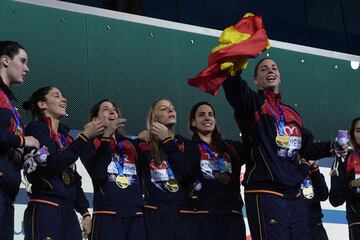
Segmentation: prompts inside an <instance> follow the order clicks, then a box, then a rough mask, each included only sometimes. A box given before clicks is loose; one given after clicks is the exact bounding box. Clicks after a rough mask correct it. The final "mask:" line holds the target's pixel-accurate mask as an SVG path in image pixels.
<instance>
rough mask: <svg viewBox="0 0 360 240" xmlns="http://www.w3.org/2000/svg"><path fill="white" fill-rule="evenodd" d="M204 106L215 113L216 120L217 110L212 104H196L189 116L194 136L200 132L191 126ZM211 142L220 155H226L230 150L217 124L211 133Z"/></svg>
mask: <svg viewBox="0 0 360 240" xmlns="http://www.w3.org/2000/svg"><path fill="white" fill-rule="evenodd" d="M202 105H207V106H209V107H210V108H211V110H212V111H213V113H214V118H215V117H216V114H215V109H214V108H213V106H212V105H211V104H210V103H208V102H205V101H203V102H199V103H197V104H195V105H194V106H193V107H192V108H191V111H190V115H189V125H190V126H189V129H190V131H191V132H192V133H193V134H194V135H198V130H197V128H196V127H194V126H192V125H191V122H192V121H193V120H195V117H196V116H195V115H196V111H197V110H198V108H199V107H200V106H202ZM211 141H212V143H213V144H215V146H216V149H217V151H219V152H220V153H225V152H227V151H228V150H229V148H228V145H227V143H226V142H225V140H224V139H223V137H222V134H221V132H220V129H219V127H218V126H217V124H215V128H214V130H213V132H212V133H211Z"/></svg>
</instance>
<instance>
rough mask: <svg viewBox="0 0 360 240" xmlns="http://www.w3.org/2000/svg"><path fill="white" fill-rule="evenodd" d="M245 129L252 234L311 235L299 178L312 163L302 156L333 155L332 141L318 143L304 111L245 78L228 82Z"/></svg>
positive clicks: (270, 236)
mask: <svg viewBox="0 0 360 240" xmlns="http://www.w3.org/2000/svg"><path fill="white" fill-rule="evenodd" d="M223 87H224V90H225V95H226V98H227V100H228V102H229V103H230V104H231V106H232V107H233V109H234V112H235V119H236V121H237V123H238V125H239V128H240V129H241V132H242V139H243V145H244V156H245V159H244V160H245V161H246V172H245V176H244V180H243V185H244V187H245V205H246V211H247V217H248V221H249V225H250V231H251V235H252V238H253V239H254V240H257V239H277V240H282V239H284V240H285V239H292V240H293V239H302V240H303V239H309V231H308V228H307V220H306V211H305V205H304V203H303V199H302V198H301V197H300V184H301V182H302V181H303V180H304V179H305V177H306V175H307V173H308V171H309V163H307V162H304V163H303V162H301V163H300V162H299V161H298V156H302V157H305V158H306V159H314V160H315V159H320V158H323V157H327V156H329V155H330V147H331V143H330V142H326V143H317V144H315V143H313V141H312V139H313V137H312V134H311V133H310V132H309V131H308V130H306V129H305V128H304V127H303V123H302V121H301V119H300V116H299V115H298V114H297V113H296V111H295V110H293V109H292V108H291V107H289V106H287V105H285V104H283V103H282V102H281V95H280V94H276V93H274V92H271V91H263V90H260V91H259V92H255V91H253V90H251V89H250V88H249V87H248V85H247V83H246V82H245V81H244V80H242V79H240V74H239V73H238V74H237V75H235V76H233V77H229V78H228V79H227V80H226V81H225V82H224V84H223Z"/></svg>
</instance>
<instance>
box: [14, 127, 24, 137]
mask: <svg viewBox="0 0 360 240" xmlns="http://www.w3.org/2000/svg"><path fill="white" fill-rule="evenodd" d="M15 135H16V136H22V135H23V129H22V128H21V127H20V126H19V127H16V128H15Z"/></svg>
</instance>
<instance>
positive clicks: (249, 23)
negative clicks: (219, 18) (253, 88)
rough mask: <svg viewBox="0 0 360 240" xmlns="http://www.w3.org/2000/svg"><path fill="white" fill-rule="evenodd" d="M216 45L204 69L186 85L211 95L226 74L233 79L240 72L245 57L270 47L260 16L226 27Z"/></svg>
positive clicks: (244, 18) (253, 16) (245, 63)
mask: <svg viewBox="0 0 360 240" xmlns="http://www.w3.org/2000/svg"><path fill="white" fill-rule="evenodd" d="M219 42H220V44H219V46H216V47H214V48H213V49H212V51H211V54H210V55H209V58H208V67H206V68H205V69H204V70H203V71H201V72H200V73H198V74H197V75H196V76H195V77H194V78H192V79H189V80H188V83H189V84H190V85H192V86H194V87H197V88H200V89H201V90H203V91H205V92H207V93H210V94H213V95H215V96H216V95H217V93H218V90H219V88H220V86H221V84H222V83H223V82H224V80H225V79H226V78H227V77H228V75H229V74H231V75H232V76H234V75H235V74H236V72H237V71H239V70H244V69H245V68H246V66H247V63H248V58H249V57H253V58H255V57H257V56H258V55H259V54H260V53H261V52H263V51H264V50H266V49H269V48H270V43H269V40H268V38H267V35H266V31H265V29H264V25H263V22H262V17H261V16H255V15H254V14H252V13H247V14H245V15H244V17H243V18H242V19H241V20H240V21H239V22H238V23H236V24H235V25H234V26H230V27H228V28H226V29H225V30H224V31H223V32H222V34H221V36H220V38H219Z"/></svg>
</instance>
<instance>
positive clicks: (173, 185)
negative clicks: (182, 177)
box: [165, 179, 179, 193]
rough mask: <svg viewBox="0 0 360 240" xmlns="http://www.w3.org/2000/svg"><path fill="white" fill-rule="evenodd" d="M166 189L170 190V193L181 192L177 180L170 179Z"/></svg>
mask: <svg viewBox="0 0 360 240" xmlns="http://www.w3.org/2000/svg"><path fill="white" fill-rule="evenodd" d="M165 187H166V189H167V190H169V192H173V193H174V192H177V191H179V184H178V182H177V180H176V179H169V180H168V181H167V182H166V183H165Z"/></svg>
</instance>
